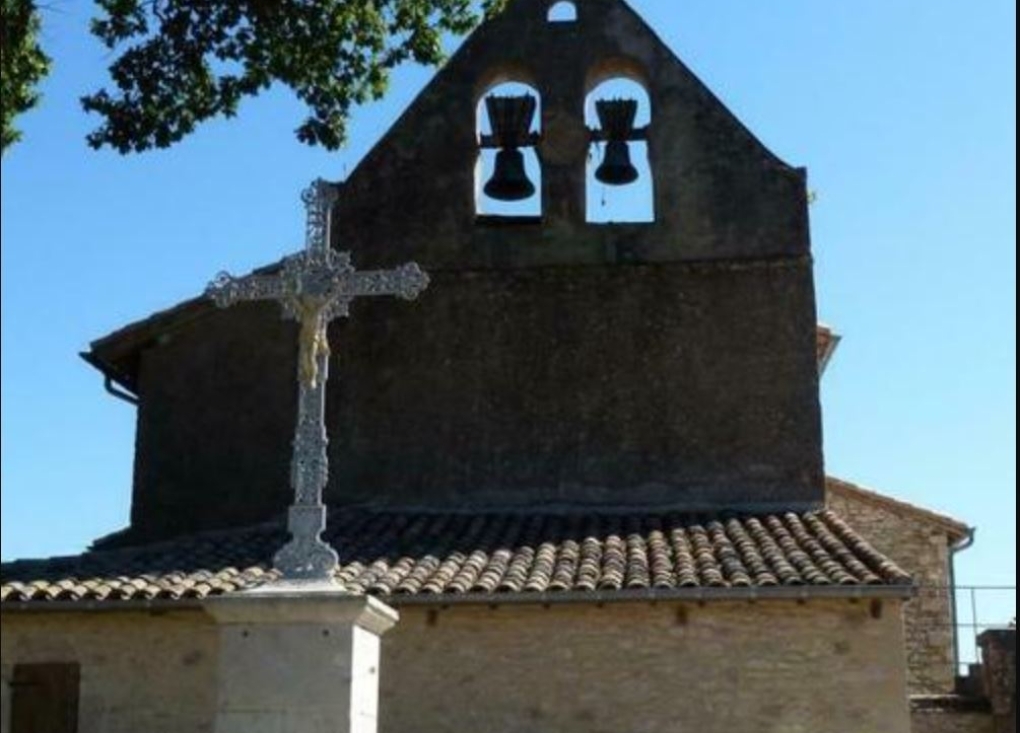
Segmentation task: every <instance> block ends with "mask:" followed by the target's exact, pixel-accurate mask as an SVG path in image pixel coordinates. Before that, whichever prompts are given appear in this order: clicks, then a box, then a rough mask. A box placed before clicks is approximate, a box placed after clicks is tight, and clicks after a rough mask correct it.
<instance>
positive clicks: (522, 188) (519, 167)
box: [483, 148, 535, 201]
mask: <svg viewBox="0 0 1020 733" xmlns="http://www.w3.org/2000/svg"><path fill="white" fill-rule="evenodd" d="M483 190H484V191H485V195H486V196H488V197H489V198H494V199H497V200H499V201H522V200H524V199H526V198H531V196H532V195H533V194H534V193H535V184H533V183H532V182H531V181H530V180H528V174H527V173H526V172H525V170H524V154H523V153H521V151H520V150H518V149H517V148H503V149H502V150H500V151H499V152H498V153H496V167H495V168H494V170H493V171H492V178H490V179H489V182H488V183H486V184H485V188H484V189H483Z"/></svg>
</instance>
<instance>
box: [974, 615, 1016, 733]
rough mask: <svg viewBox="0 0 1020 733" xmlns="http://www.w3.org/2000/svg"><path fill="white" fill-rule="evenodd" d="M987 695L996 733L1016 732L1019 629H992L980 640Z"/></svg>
mask: <svg viewBox="0 0 1020 733" xmlns="http://www.w3.org/2000/svg"><path fill="white" fill-rule="evenodd" d="M978 642H979V643H980V645H981V671H982V676H983V678H984V689H985V694H986V695H987V696H988V699H989V702H990V703H991V706H992V714H993V715H994V717H995V724H996V729H995V730H996V733H1014V732H1015V731H1016V627H1013V628H1009V629H990V630H988V631H985V632H984V633H982V634H981V636H980V637H979V638H978Z"/></svg>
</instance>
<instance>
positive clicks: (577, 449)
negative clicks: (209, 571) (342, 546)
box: [132, 261, 822, 540]
mask: <svg viewBox="0 0 1020 733" xmlns="http://www.w3.org/2000/svg"><path fill="white" fill-rule="evenodd" d="M812 298H813V296H812V286H811V270H810V263H809V262H807V261H798V262H786V263H753V264H743V265H740V264H733V263H730V264H728V265H727V264H711V265H705V264H702V265H695V264H687V263H667V264H656V265H624V266H619V267H582V268H550V269H527V270H516V271H491V272H484V273H482V272H479V273H463V272H439V273H433V284H432V287H431V288H430V289H429V290H428V291H427V292H426V293H425V294H424V295H423V296H422V297H421V299H420V300H419V301H418V302H416V303H414V304H408V303H404V302H399V301H383V300H379V299H376V300H373V301H371V302H368V301H365V302H360V303H357V304H355V306H354V314H353V315H354V317H353V318H352V319H350V320H348V321H342V322H337V323H336V324H335V327H334V328H332V329H331V331H330V335H331V339H332V341H333V342H334V344H335V345H336V347H337V348H336V349H335V350H334V354H333V357H332V362H331V367H330V369H331V380H330V389H329V395H328V398H327V420H328V425H329V429H330V447H329V451H330V485H329V487H328V488H327V492H326V495H327V500H329V501H331V502H338V503H339V502H351V503H373V504H377V505H387V506H429V507H433V508H449V507H457V508H462V507H465V506H470V507H487V506H488V507H492V506H496V507H507V506H520V507H533V506H536V505H556V504H569V505H572V506H577V505H582V504H589V505H609V506H624V505H629V506H637V505H660V506H661V505H670V506H677V505H688V506H693V507H705V506H716V507H718V506H728V507H733V506H745V507H747V506H753V505H758V506H762V505H772V507H773V508H774V507H775V506H777V505H778V506H782V507H784V508H785V507H790V506H792V505H795V504H798V503H799V504H801V505H807V504H811V503H821V500H822V495H821V488H820V487H821V483H822V471H821V461H820V455H821V452H820V439H821V434H820V431H819V427H818V425H819V412H818V397H817V382H816V379H817V369H816V366H815V335H814V306H813V300H812ZM295 341H296V334H295V329H294V326H293V324H292V323H287V322H282V321H281V320H280V317H279V313H278V311H277V310H276V308H275V307H272V306H251V305H250V306H239V307H237V308H235V309H232V310H231V311H228V312H217V313H214V314H212V315H211V316H209V317H208V318H205V319H202V320H201V321H199V322H196V323H194V324H193V325H191V326H190V327H188V328H185V329H182V330H181V331H180V332H178V333H175V334H173V335H170V336H168V337H167V338H165V339H163V341H162V342H161V343H160V344H158V345H153V346H152V347H151V348H149V349H148V350H147V351H146V352H145V355H144V358H143V360H142V377H141V381H140V392H141V399H142V403H141V406H140V408H139V412H138V445H137V453H136V464H135V492H134V499H133V504H132V524H133V530H134V538H135V539H136V540H138V539H142V538H146V539H149V538H155V537H166V536H169V535H173V534H177V533H181V532H186V531H194V530H197V529H207V528H214V527H224V526H237V525H243V524H248V523H252V522H257V521H263V520H266V519H268V518H271V517H273V516H275V515H278V514H280V513H282V512H283V510H284V509H285V507H286V506H287V504H288V503H289V501H290V491H289V488H288V466H289V462H290V442H291V437H290V436H291V431H292V430H293V421H294V410H295V391H296V390H295V376H294V369H295V359H294V349H295V346H294V344H295Z"/></svg>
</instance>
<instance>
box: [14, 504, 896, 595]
mask: <svg viewBox="0 0 1020 733" xmlns="http://www.w3.org/2000/svg"><path fill="white" fill-rule="evenodd" d="M326 538H327V540H328V541H330V542H331V543H332V544H333V545H334V546H335V547H337V549H338V552H339V553H340V556H341V566H340V568H339V570H338V571H337V580H338V581H339V582H340V583H341V584H342V585H343V586H344V587H345V588H346V589H347V590H349V591H350V592H353V593H370V594H374V595H380V596H388V595H426V594H431V595H435V596H437V597H440V596H444V595H467V594H472V593H473V594H478V593H525V594H527V593H538V592H557V591H559V592H563V591H574V592H584V591H596V590H597V591H626V590H633V589H653V588H657V589H677V588H698V587H708V588H750V587H769V586H779V585H787V586H828V585H876V584H885V585H905V584H909V583H910V578H909V576H908V575H907V574H906V573H905V572H904V571H903V570H901V569H900V568H899V567H897V566H896V564H895V563H893V562H892V561H891V560H889V559H888V558H886V557H885V556H884V555H882V554H880V553H879V552H878V551H876V550H875V549H874V548H872V547H871V546H870V545H869V544H868V543H867V542H865V541H864V540H863V539H862V538H861V537H860V536H859V535H858V534H857V533H856V532H854V530H853V529H851V528H850V527H849V526H848V525H847V524H846V523H845V522H844V521H843V520H842V519H840V518H839V517H838V516H836V515H835V514H834V513H833V512H831V511H829V510H826V511H820V512H808V513H799V514H798V513H787V514H781V515H780V514H772V515H764V516H738V515H729V516H708V515H690V514H683V513H679V512H664V513H658V514H652V513H649V514H626V515H622V514H598V513H583V514H582V513H575V514H526V515H525V514H512V513H491V514H454V513H447V514H435V513H431V514H430V513H423V512H386V511H366V510H337V511H334V512H333V513H332V514H331V517H330V529H329V530H328V531H327V535H326ZM284 539H285V533H284V532H283V530H282V529H281V528H280V527H279V526H278V525H275V524H269V525H260V526H257V527H250V528H246V529H240V530H233V531H227V532H218V533H208V534H204V535H197V536H192V537H183V538H180V539H176V540H173V541H169V542H163V543H159V544H152V545H146V546H142V547H136V548H128V549H122V550H102V551H93V552H88V553H85V554H83V555H79V556H75V557H62V558H50V559H48V560H27V561H18V562H13V563H8V564H5V565H3V566H2V568H0V576H2V582H0V602H2V603H4V604H12V603H18V602H24V601H50V602H76V601H106V602H114V601H123V600H153V599H169V600H179V599H188V598H204V597H206V596H210V595H220V594H224V593H231V592H234V591H238V590H244V589H249V588H254V587H256V586H259V585H262V584H264V583H266V582H269V581H271V580H273V579H275V578H276V573H275V571H273V570H271V569H270V560H271V558H272V555H273V552H274V550H275V549H277V548H278V547H279V546H280V545H281V544H283V542H284Z"/></svg>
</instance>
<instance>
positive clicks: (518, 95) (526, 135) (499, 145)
mask: <svg viewBox="0 0 1020 733" xmlns="http://www.w3.org/2000/svg"><path fill="white" fill-rule="evenodd" d="M476 114H477V118H476V119H477V126H476V128H477V132H478V151H479V152H478V163H477V165H476V167H475V213H476V214H477V215H479V216H493V217H499V218H513V217H521V218H534V217H540V216H541V215H542V167H541V165H540V163H539V159H538V154H537V153H536V145H537V144H538V140H539V137H540V133H541V119H542V109H541V98H540V96H539V93H538V90H537V89H535V88H534V87H532V86H530V85H528V84H525V83H523V82H519V81H508V82H501V83H499V84H496V85H495V86H493V87H491V88H489V89H488V90H487V91H486V92H485V93H484V94H482V96H481V98H480V99H479V101H478V108H477V112H476Z"/></svg>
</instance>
